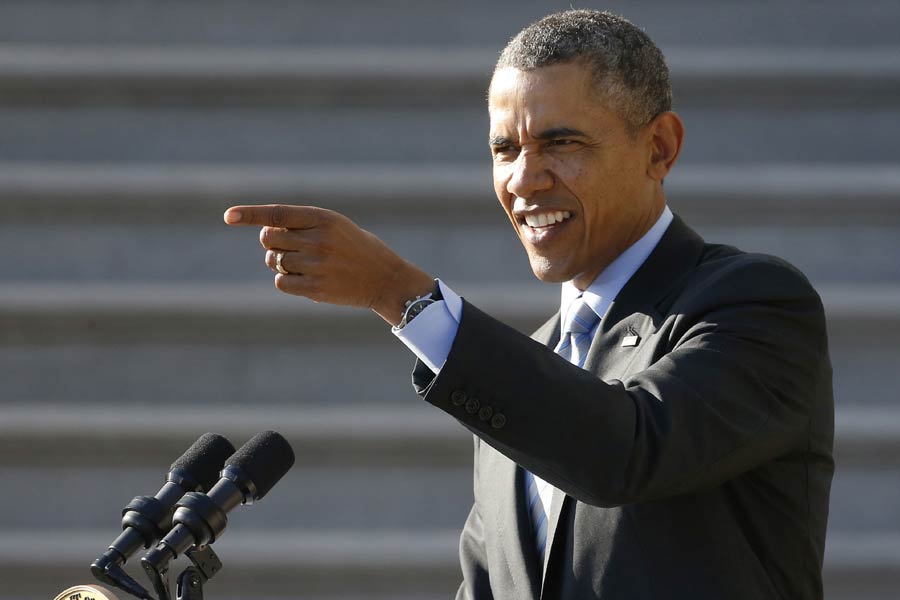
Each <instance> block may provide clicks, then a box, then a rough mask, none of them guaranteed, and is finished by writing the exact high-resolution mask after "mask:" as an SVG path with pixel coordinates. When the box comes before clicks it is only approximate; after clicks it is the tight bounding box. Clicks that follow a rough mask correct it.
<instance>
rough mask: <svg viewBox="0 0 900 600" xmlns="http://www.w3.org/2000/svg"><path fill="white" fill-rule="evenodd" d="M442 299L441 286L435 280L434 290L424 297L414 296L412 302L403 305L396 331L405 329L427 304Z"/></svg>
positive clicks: (408, 301)
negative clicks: (401, 315)
mask: <svg viewBox="0 0 900 600" xmlns="http://www.w3.org/2000/svg"><path fill="white" fill-rule="evenodd" d="M443 299H444V298H443V297H442V296H441V286H440V284H439V283H438V281H437V279H435V280H434V290H432V291H431V292H429V293H427V294H425V295H424V296H416V297H415V298H413V299H412V300H407V301H406V304H404V305H403V307H404V309H405V310H404V311H403V318H402V319H401V320H400V324H399V325H397V329H403V328H404V327H406V324H407V323H409V322H410V321H412V320H413V319H415V318H416V317H417V316H418V315H419V314H420V313H421V312H422V311H423V310H425V309H426V308H427V307H428V305H429V304H434V303H435V302H437V301H438V300H443Z"/></svg>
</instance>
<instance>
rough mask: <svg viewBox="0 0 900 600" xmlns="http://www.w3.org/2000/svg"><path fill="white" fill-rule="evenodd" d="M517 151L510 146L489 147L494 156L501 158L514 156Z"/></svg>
mask: <svg viewBox="0 0 900 600" xmlns="http://www.w3.org/2000/svg"><path fill="white" fill-rule="evenodd" d="M518 151H519V149H518V148H517V147H516V146H513V145H512V144H498V145H496V146H491V152H492V153H493V154H494V156H498V157H502V156H510V155H513V154H516V153H517V152H518Z"/></svg>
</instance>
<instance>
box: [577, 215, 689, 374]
mask: <svg viewBox="0 0 900 600" xmlns="http://www.w3.org/2000/svg"><path fill="white" fill-rule="evenodd" d="M703 245H704V242H703V238H701V237H700V236H699V235H697V233H695V232H694V230H693V229H691V228H690V227H688V226H687V225H685V223H684V221H682V220H681V218H680V217H678V216H677V215H676V216H675V218H674V219H673V221H672V224H671V225H669V228H668V229H667V230H666V232H665V234H663V237H662V239H660V241H659V243H658V244H657V245H656V248H654V249H653V252H651V253H650V256H648V257H647V260H645V261H644V264H643V265H641V267H640V268H639V269H638V270H637V271H636V272H635V274H634V275H633V276H632V277H631V279H629V280H628V283H626V284H625V287H623V288H622V290H621V291H620V292H619V294H618V295H617V296H616V298H615V299H614V300H613V302H612V304H611V305H610V307H609V309H607V311H606V314H605V315H603V316H602V318H601V319H600V326H599V328H598V330H597V334H596V335H595V336H594V339H593V341H592V342H591V347H590V349H589V350H588V354H587V357H586V358H585V363H584V368H585V369H586V370H588V371H590V372H592V373H594V374H596V375H597V376H598V377H600V378H601V379H604V380H609V379H611V378H618V377H619V376H620V375H621V374H620V372H623V371H625V370H626V369H625V367H627V365H628V363H630V361H631V359H632V358H633V357H634V356H635V352H634V348H631V347H626V348H623V347H622V341H623V339H624V338H625V336H626V335H630V334H637V335H638V336H639V337H640V338H641V339H642V340H645V339H646V338H647V337H649V335H650V334H652V333H653V332H655V330H656V329H657V328H658V327H659V325H660V324H661V319H662V317H661V315H662V314H665V312H666V311H665V310H664V309H660V306H661V305H662V304H664V303H665V302H664V301H665V299H666V297H667V296H668V294H669V291H670V290H671V289H672V288H673V287H674V286H675V284H677V283H678V282H679V281H680V280H681V279H682V278H683V277H685V276H686V275H687V274H688V273H690V272H692V270H693V268H694V266H695V265H696V264H697V261H698V260H699V259H700V255H701V254H702V252H703Z"/></svg>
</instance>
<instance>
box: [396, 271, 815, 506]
mask: <svg viewBox="0 0 900 600" xmlns="http://www.w3.org/2000/svg"><path fill="white" fill-rule="evenodd" d="M675 296H676V297H675V299H674V300H670V301H669V305H668V306H666V307H665V308H664V309H662V310H660V312H659V314H658V315H657V316H658V317H659V319H660V324H659V327H658V329H657V332H656V334H655V335H654V336H653V339H654V342H653V343H654V344H655V349H654V357H653V360H652V361H651V362H650V364H649V366H648V367H647V368H644V369H642V370H639V371H637V372H634V373H633V374H630V375H629V376H627V377H624V378H623V380H622V381H616V380H610V381H603V380H602V379H600V378H599V377H598V376H596V375H595V374H593V373H590V372H587V371H585V370H582V369H579V368H578V367H576V366H574V365H571V364H570V363H568V362H567V361H566V360H564V359H563V358H561V357H559V356H558V355H556V354H555V353H554V352H553V351H552V350H550V349H549V348H547V347H546V346H544V345H543V344H540V343H538V342H536V341H534V340H532V339H530V338H529V337H527V336H525V335H522V334H520V333H518V332H516V331H515V330H513V329H512V328H510V327H507V326H505V325H503V324H502V323H500V322H499V321H497V320H495V319H493V318H491V317H489V316H488V315H486V314H484V313H483V312H481V311H479V310H478V309H477V308H476V307H474V306H472V305H471V304H468V303H466V304H465V305H464V309H463V315H462V320H461V322H460V327H459V331H458V333H457V336H456V340H455V341H454V344H453V347H452V348H451V351H450V355H449V356H448V359H447V362H446V363H445V365H444V367H443V369H442V370H441V372H440V374H439V375H438V376H437V377H434V376H433V375H432V374H431V373H430V371H427V369H422V368H421V366H420V367H418V368H417V370H416V372H415V373H414V382H415V383H416V384H417V385H416V387H417V390H418V391H419V392H420V393H421V394H422V395H424V397H425V399H426V400H427V401H428V402H431V403H432V404H434V405H435V406H437V407H439V408H441V409H443V410H445V411H446V412H448V413H450V414H451V415H453V416H454V417H456V418H457V419H459V421H460V422H461V423H462V424H463V425H465V426H466V427H468V428H469V429H470V430H471V431H473V432H474V433H475V434H476V435H477V436H478V437H479V438H481V439H482V440H483V441H484V442H486V443H488V444H490V445H491V446H493V447H494V448H496V449H497V450H499V451H500V452H502V453H503V454H505V455H506V456H508V457H509V458H510V459H512V460H513V461H515V462H516V463H518V464H520V465H522V466H524V467H525V468H527V469H529V470H530V471H532V472H533V473H535V474H537V475H539V476H540V477H542V478H543V479H545V480H547V481H548V482H550V483H552V484H553V485H555V486H556V487H558V488H560V489H561V490H563V491H564V492H566V493H567V494H569V495H571V496H573V497H575V498H576V499H578V500H580V501H582V502H586V503H589V504H594V505H598V506H615V505H621V504H626V503H631V502H637V501H643V500H650V499H655V498H661V497H666V496H670V495H674V494H679V493H685V492H688V491H691V490H696V489H699V488H703V487H707V486H714V485H718V484H719V483H721V482H723V481H725V480H728V479H730V478H733V477H735V476H737V475H739V474H741V473H743V472H745V471H748V470H750V469H752V468H754V467H756V466H759V465H761V464H763V463H765V462H768V461H770V460H772V459H775V458H777V457H779V456H782V455H785V454H787V453H791V452H801V451H804V450H806V449H807V447H808V445H809V444H810V439H809V432H810V429H811V421H812V420H813V419H814V418H817V417H816V414H828V413H827V411H820V410H818V409H819V408H820V407H817V406H816V404H817V403H818V402H820V400H821V398H822V396H823V394H825V392H826V390H828V389H830V376H831V371H830V365H829V363H828V359H827V348H826V345H827V344H826V336H825V321H824V313H823V310H822V305H821V302H820V300H819V298H818V295H817V294H816V293H815V291H814V290H813V289H812V288H811V286H810V285H809V283H808V282H807V281H806V280H805V278H803V276H802V275H801V274H799V272H797V271H795V270H794V269H793V268H791V267H789V266H787V265H786V264H785V263H782V262H780V261H777V260H776V259H767V258H760V257H754V256H752V255H743V256H742V258H739V259H735V260H732V261H728V262H727V264H725V265H713V266H709V267H708V268H703V269H698V271H697V272H696V273H694V274H692V276H691V277H690V278H689V280H688V281H686V282H684V284H683V285H682V286H681V288H680V289H679V290H678V291H677V293H676V294H675ZM460 391H461V392H463V393H464V394H465V395H466V397H467V398H472V397H477V398H478V399H479V404H480V405H481V406H486V405H487V406H490V407H491V409H492V411H493V412H494V414H497V413H501V414H502V415H503V416H504V417H505V418H504V419H500V420H497V419H487V420H484V419H483V416H484V415H481V416H480V415H479V412H478V411H475V412H471V411H469V410H466V409H467V406H466V404H462V405H458V403H456V402H454V393H455V398H456V400H459V399H460V397H461V394H460V393H459V392H460ZM470 404H471V403H470ZM825 429H827V427H826V428H825ZM827 442H828V443H830V440H828V441H827Z"/></svg>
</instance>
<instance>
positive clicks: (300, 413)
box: [0, 0, 900, 600]
mask: <svg viewBox="0 0 900 600" xmlns="http://www.w3.org/2000/svg"><path fill="white" fill-rule="evenodd" d="M582 4H583V3H579V5H582ZM568 5H569V2H537V1H534V0H520V1H518V2H511V1H509V0H498V1H497V2H492V3H477V2H470V1H463V2H457V3H453V4H449V3H448V4H437V3H433V4H432V3H418V4H413V3H408V2H404V1H400V0H390V1H389V0H385V1H382V2H377V3H375V2H368V3H367V2H360V1H359V0H333V1H332V2H329V3H327V4H320V3H315V2H288V1H276V0H258V1H256V2H247V1H246V0H244V1H237V0H217V1H216V2H212V1H211V0H197V1H195V2H189V3H188V2H175V1H168V0H166V1H157V2H151V1H149V0H146V1H145V0H121V1H120V2H115V3H112V2H104V1H100V0H92V1H89V0H68V1H62V0H28V1H16V0H7V1H6V2H4V3H2V4H0V132H2V135H0V480H2V481H4V482H5V484H6V489H7V490H8V492H7V494H5V495H4V499H3V500H0V506H3V507H4V508H6V510H2V511H0V582H2V585H0V600H7V599H9V600H12V599H13V598H15V599H17V600H18V599H23V600H38V599H46V598H52V597H54V596H55V594H57V593H58V592H59V591H61V590H62V589H64V588H66V587H69V586H71V585H74V584H76V583H88V582H90V581H91V579H90V573H89V571H88V565H89V564H90V562H91V561H92V560H93V559H94V558H95V557H96V556H97V555H98V554H99V553H100V552H101V551H102V550H103V549H104V548H105V547H106V545H107V544H108V543H109V542H110V541H111V540H112V539H113V538H114V537H115V535H116V533H117V529H118V524H119V521H118V520H119V511H120V509H121V507H122V506H123V505H124V504H125V503H126V502H127V501H128V500H130V499H131V497H133V496H135V495H139V494H148V493H154V492H155V491H156V490H157V489H158V488H159V486H160V485H161V483H162V481H163V478H164V476H165V472H166V469H167V467H168V465H169V464H170V463H171V462H172V461H173V460H174V459H175V458H176V457H177V456H178V455H179V454H180V453H181V452H182V451H183V450H184V449H185V448H187V446H188V445H189V444H190V443H191V442H192V441H193V440H194V439H196V438H197V437H198V436H199V435H200V434H201V433H203V432H205V431H217V432H220V433H222V434H225V435H227V436H228V437H229V438H230V439H231V440H232V441H233V442H234V443H235V445H240V444H242V443H243V442H244V441H245V440H246V439H248V438H249V437H250V436H251V435H252V434H253V433H255V432H257V431H259V430H262V429H267V428H274V429H277V430H279V431H281V432H282V433H284V434H285V435H286V437H287V438H288V439H289V440H290V441H291V443H292V445H293V446H294V449H295V451H296V454H297V459H298V460H297V465H296V466H295V468H294V469H293V470H292V471H291V472H290V473H289V474H288V475H287V476H286V477H285V479H284V480H283V481H282V482H281V483H280V484H279V485H278V486H277V488H276V489H275V490H274V491H273V492H272V493H271V494H270V495H269V496H267V497H266V498H265V499H263V500H262V501H261V502H260V503H259V504H260V505H259V506H254V507H245V508H241V509H238V510H237V511H236V512H235V513H233V516H232V517H231V521H232V522H231V523H230V524H229V531H228V532H227V533H226V535H225V536H224V537H223V538H222V540H221V541H219V542H217V544H216V548H217V551H218V553H219V555H220V557H221V558H222V560H223V562H224V563H225V570H224V571H223V572H222V573H221V575H219V576H217V577H216V578H215V579H214V580H212V581H211V582H210V583H209V584H208V586H207V590H206V593H207V595H208V596H209V597H215V598H239V597H247V596H250V597H253V598H257V599H261V600H262V599H272V600H275V599H284V598H297V599H302V600H313V599H316V600H319V599H321V600H325V599H336V598H342V599H343V598H347V599H351V600H352V599H363V598H365V599H382V598H384V599H387V598H401V599H407V600H430V599H437V598H446V597H448V596H450V595H451V591H452V590H454V589H455V587H456V585H457V583H458V577H459V574H458V567H457V564H456V542H457V535H458V531H459V528H460V527H461V526H462V523H463V521H464V519H465V515H466V514H467V512H468V508H469V505H470V503H471V439H470V437H469V436H468V435H467V434H466V433H465V432H464V430H463V429H462V428H460V427H459V426H458V425H457V424H456V423H455V422H454V421H453V419H451V418H450V417H448V416H446V415H444V414H442V413H439V412H438V411H436V410H435V409H433V408H432V407H430V406H426V405H423V403H422V402H420V401H419V400H418V399H417V398H416V396H415V395H414V394H413V392H412V390H411V388H410V386H409V370H410V368H411V358H410V356H409V354H408V351H407V350H406V349H405V348H404V347H403V346H402V345H401V344H400V343H399V342H397V340H395V339H394V337H393V336H392V335H391V334H390V331H389V330H388V328H387V327H386V326H385V324H384V323H382V322H381V321H380V319H378V318H377V317H376V316H374V315H371V314H368V313H366V312H364V311H356V310H349V309H342V308H335V307H329V306H323V305H316V304H313V303H311V302H307V301H304V300H301V299H295V298H289V297H286V296H284V295H282V294H279V293H278V292H276V291H275V290H274V289H273V288H272V285H271V275H270V273H269V271H268V269H266V268H265V266H264V265H263V264H262V251H261V250H260V248H259V245H258V243H257V241H256V234H257V232H256V231H254V230H250V229H246V230H234V229H230V228H228V227H226V226H225V225H224V224H223V223H222V219H221V214H222V211H223V210H224V209H225V208H226V207H228V206H229V205H231V204H235V203H255V202H259V203H268V202H291V203H316V204H320V205H323V206H327V207H330V208H335V209H337V210H341V211H343V212H345V213H346V214H348V215H350V216H351V217H352V218H354V219H355V220H357V221H358V222H359V223H360V224H362V225H363V226H364V227H366V228H367V229H369V230H371V231H373V232H375V233H377V234H378V235H380V236H381V237H382V238H383V239H385V240H386V241H388V242H389V243H390V244H392V245H393V246H394V247H395V248H397V249H398V250H399V251H400V252H401V253H402V254H403V255H404V256H406V257H407V258H411V259H413V260H415V262H417V263H418V264H420V265H421V266H423V267H424V268H426V269H428V270H429V271H431V272H434V273H435V274H439V275H440V276H441V277H442V278H444V279H445V280H447V281H448V282H450V284H451V285H453V286H454V288H455V289H457V290H458V291H460V292H461V293H463V294H464V295H465V296H466V297H467V298H469V299H470V300H472V301H474V302H475V303H477V304H478V305H479V306H481V307H482V308H484V309H486V310H488V312H491V313H492V314H495V315H497V316H499V317H500V318H502V319H503V320H505V321H506V322H509V323H511V324H513V325H515V326H516V327H519V328H520V329H522V330H530V329H532V328H533V327H535V326H536V325H537V324H539V323H540V322H542V321H543V320H544V318H545V317H546V316H547V315H548V314H549V313H551V312H552V311H553V310H554V307H555V305H556V302H557V292H556V290H555V289H552V288H549V287H545V286H541V285H539V284H538V283H536V282H534V281H533V278H532V276H531V274H530V270H529V269H528V266H527V262H526V260H525V258H524V254H523V252H522V251H521V249H520V248H519V246H518V242H517V241H516V239H515V237H514V235H513V234H512V232H510V231H509V225H508V223H507V222H506V220H505V217H504V216H503V214H502V213H501V211H500V210H499V208H498V207H497V205H496V200H495V199H494V198H493V194H492V191H491V184H490V172H489V159H488V151H487V147H486V143H485V139H486V132H487V116H486V111H485V107H484V101H483V98H484V90H485V87H486V85H487V81H488V77H489V74H490V69H491V66H492V62H493V58H494V56H496V52H497V51H498V50H499V48H500V47H501V46H502V45H503V43H504V42H505V40H506V38H507V37H508V36H509V35H512V34H514V33H515V32H516V31H517V30H518V29H520V28H521V27H522V26H523V25H525V24H526V23H528V22H530V21H531V20H533V19H534V18H537V17H539V16H541V15H542V14H544V13H546V12H548V11H551V10H556V9H561V8H565V7H567V6H568ZM605 6H607V7H609V8H611V9H613V10H618V11H620V12H622V13H623V14H625V15H626V16H628V17H630V18H632V19H633V20H634V21H635V22H637V23H639V24H641V26H643V27H644V28H645V29H646V30H647V31H648V33H649V34H650V35H651V36H652V37H653V38H654V39H655V40H656V41H657V42H658V43H659V44H660V46H661V47H662V49H663V51H664V52H665V53H666V55H667V57H669V61H670V65H671V67H672V71H673V77H674V81H675V97H676V109H677V110H678V111H679V112H680V113H681V114H682V116H683V117H684V119H685V121H686V123H687V128H688V138H687V144H686V147H685V150H684V153H683V155H682V159H681V161H680V163H679V165H678V166H677V167H676V169H675V171H674V172H673V175H672V177H671V178H670V180H669V181H667V182H666V186H667V188H668V190H669V198H670V204H671V206H672V207H673V209H674V210H675V211H676V212H678V213H680V214H681V215H682V216H684V217H685V219H686V220H687V221H688V222H689V223H691V224H693V225H695V226H696V227H697V228H698V229H699V230H700V231H701V233H703V235H704V236H705V237H706V238H707V239H708V240H710V241H721V242H727V243H734V244H736V245H738V246H740V247H742V248H744V249H747V250H758V251H764V252H769V253H773V254H777V255H780V256H783V257H784V258H787V259H788V260H790V261H792V262H793V263H795V264H796V265H798V266H799V267H800V268H801V269H803V270H804V271H805V272H806V273H807V275H809V277H810V278H811V279H812V280H813V282H814V283H815V284H816V286H817V289H819V290H820V292H821V294H822V296H823V299H824V302H825V305H826V309H827V311H828V316H829V328H830V340H831V352H832V361H833V364H834V371H835V396H836V406H837V417H836V428H837V439H836V458H837V461H838V470H837V473H836V476H835V481H834V488H833V494H832V510H831V518H830V522H829V537H828V544H827V548H826V594H827V597H828V598H829V599H838V600H841V599H846V600H876V599H878V600H884V599H887V598H893V597H895V596H896V589H897V587H898V585H900V558H898V557H900V509H898V508H897V507H898V498H900V406H898V403H897V401H896V397H897V389H898V387H900V375H898V372H900V369H898V365H900V259H898V257H900V108H898V107H900V102H898V101H900V43H898V41H897V38H896V33H895V32H896V31H897V29H898V28H900V6H897V5H896V3H892V2H886V1H876V0H864V1H860V2H856V3H854V5H853V7H852V9H851V8H850V7H848V6H847V4H846V3H841V2H836V1H834V0H826V1H824V2H821V1H820V2H812V1H807V0H800V1H796V2H792V3H790V4H789V5H786V4H784V3H782V2H775V1H774V0H764V1H760V2H753V3H741V2H736V1H734V2H732V1H725V2H712V1H700V0H688V1H686V2H682V3H679V6H678V8H677V10H676V9H675V8H673V7H672V6H671V5H670V4H667V3H664V2H661V1H658V0H653V1H650V2H645V3H640V4H639V5H637V3H626V2H609V3H606V4H605ZM509 298H516V302H515V303H514V305H513V306H510V303H509V302H508V299H509ZM9 492H12V493H9ZM128 567H129V570H131V571H132V572H133V573H134V574H135V576H136V577H138V578H139V579H140V580H141V581H143V577H142V575H141V574H140V573H138V572H137V571H136V570H135V569H133V567H134V565H132V564H131V563H129V565H128Z"/></svg>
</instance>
